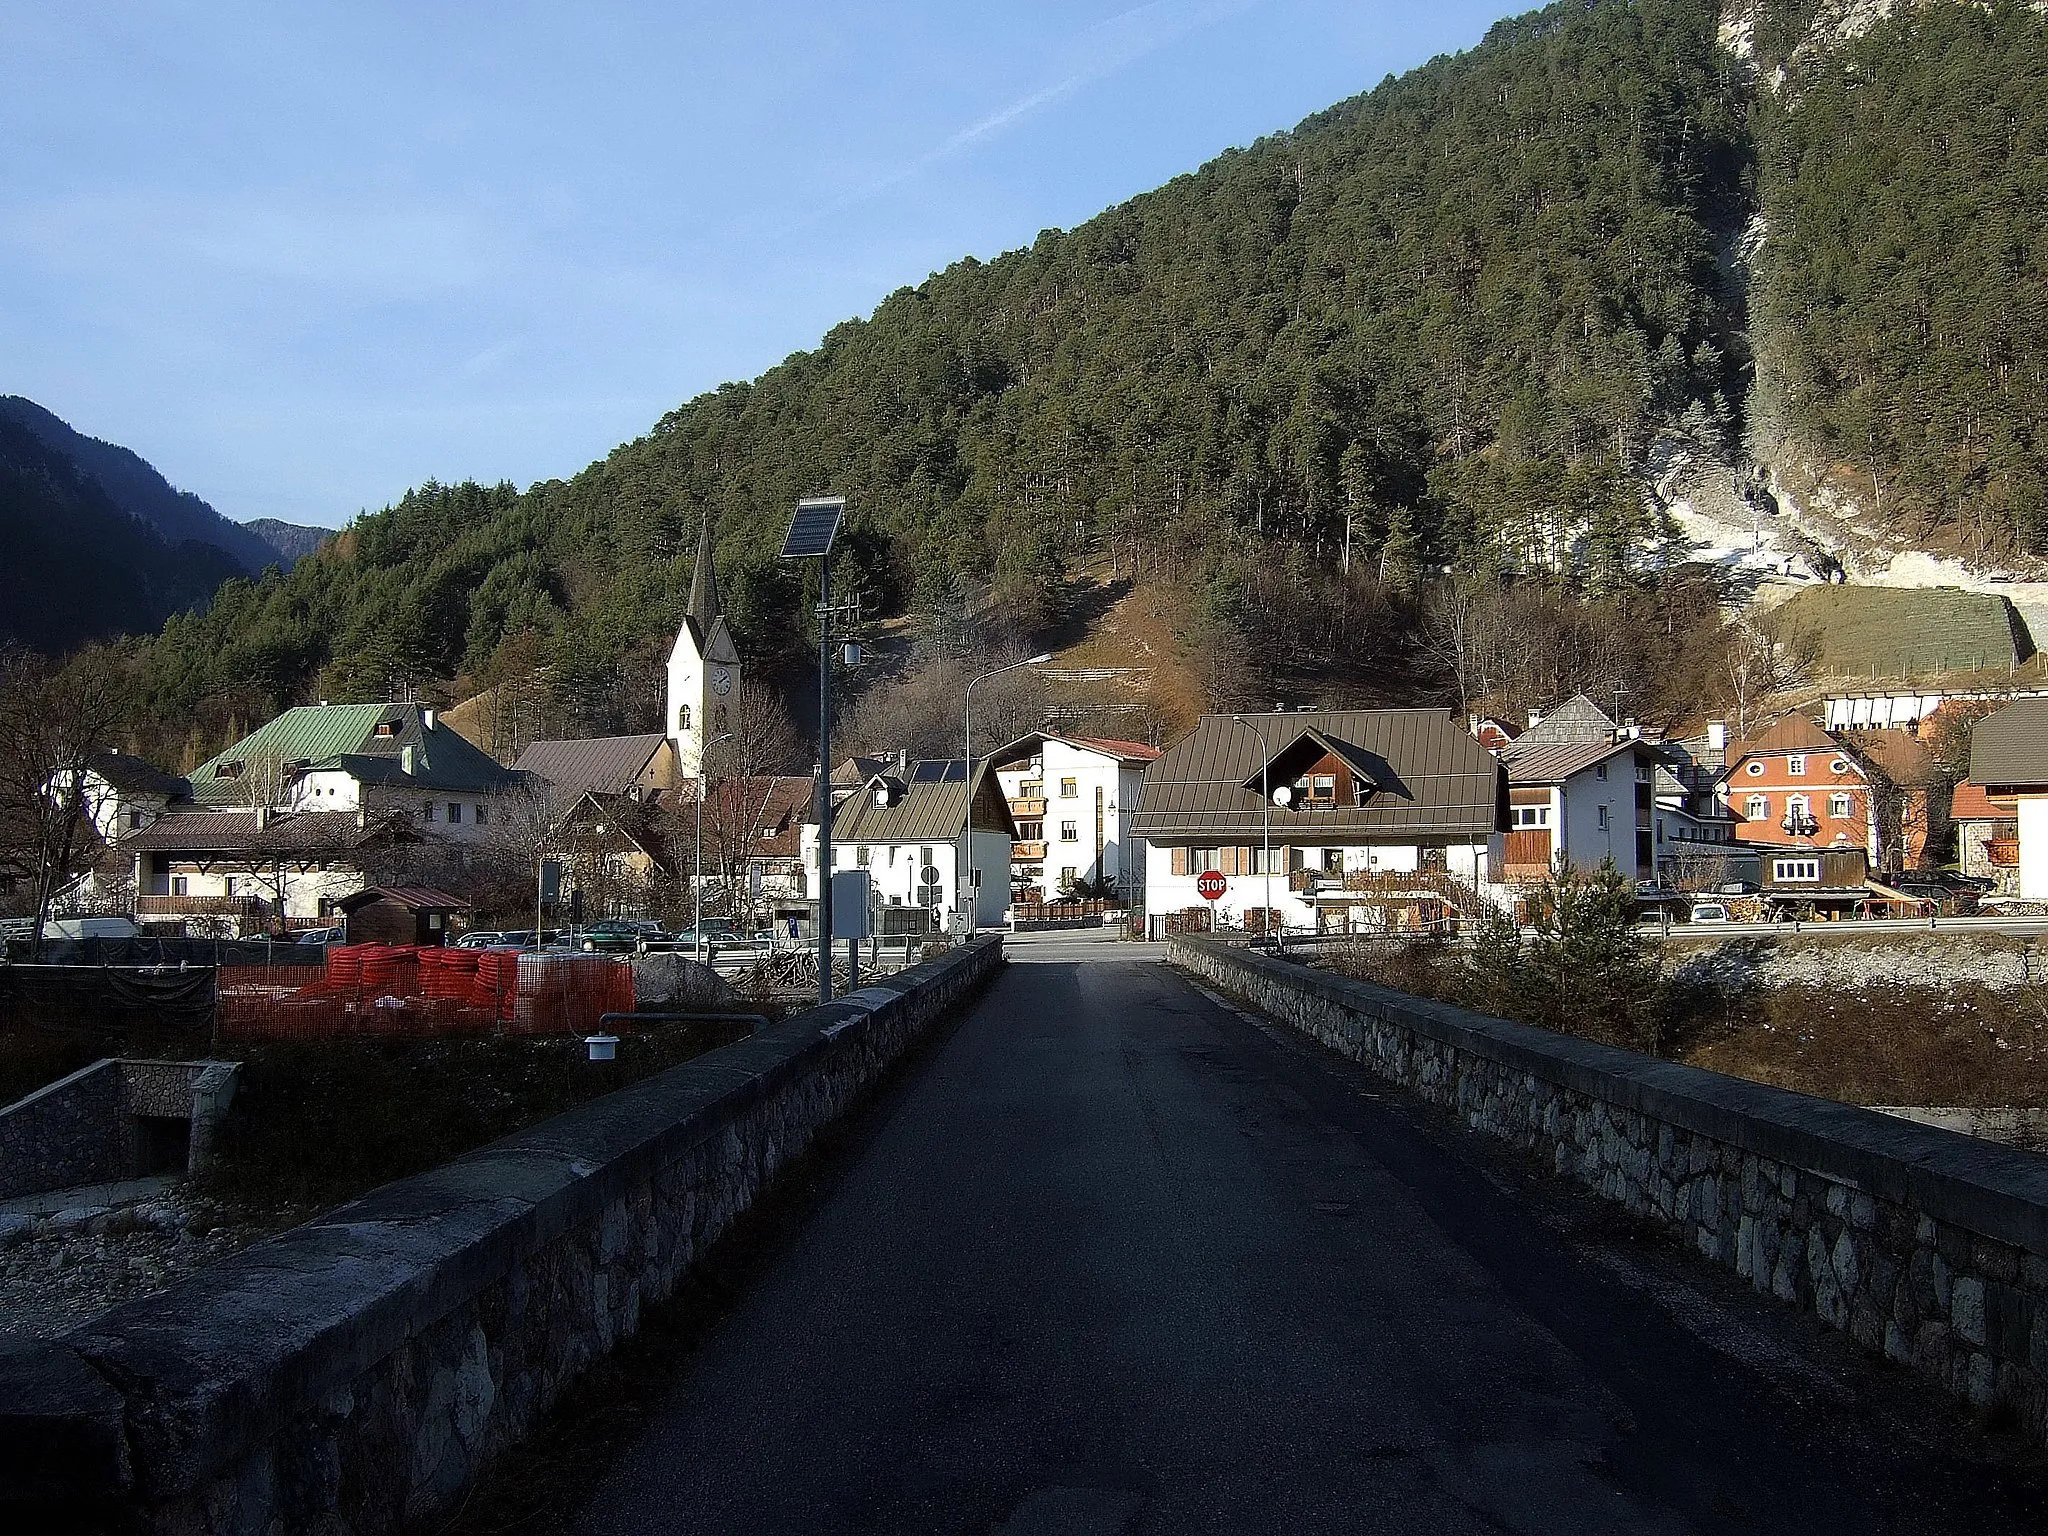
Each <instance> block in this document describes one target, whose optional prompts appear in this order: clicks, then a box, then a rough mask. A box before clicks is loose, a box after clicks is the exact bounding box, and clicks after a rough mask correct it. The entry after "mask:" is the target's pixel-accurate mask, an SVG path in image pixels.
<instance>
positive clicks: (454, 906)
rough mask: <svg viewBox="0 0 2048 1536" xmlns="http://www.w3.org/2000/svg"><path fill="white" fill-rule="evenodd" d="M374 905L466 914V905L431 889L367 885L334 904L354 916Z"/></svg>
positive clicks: (426, 886)
mask: <svg viewBox="0 0 2048 1536" xmlns="http://www.w3.org/2000/svg"><path fill="white" fill-rule="evenodd" d="M376 901H391V902H396V903H397V904H398V905H399V906H401V907H407V908H410V909H411V910H412V911H414V912H467V911H468V910H469V903H468V902H466V901H464V900H463V899H462V898H461V897H460V896H450V895H449V894H448V893H447V892H446V891H437V890H435V889H434V888H433V887H432V886H431V885H368V886H364V887H363V889H361V890H360V891H355V892H352V893H351V894H349V895H347V896H343V897H341V898H340V899H338V900H337V901H336V902H335V903H334V904H335V905H336V906H337V907H339V908H341V910H342V911H344V912H355V911H357V910H358V909H360V908H363V907H367V906H369V905H370V904H371V903H372V902H376Z"/></svg>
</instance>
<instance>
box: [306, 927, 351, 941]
mask: <svg viewBox="0 0 2048 1536" xmlns="http://www.w3.org/2000/svg"><path fill="white" fill-rule="evenodd" d="M347 940H348V934H347V932H346V930H344V929H340V928H308V929H307V930H306V931H305V932H304V933H302V934H300V935H299V942H300V943H301V944H323V945H324V944H343V943H346V942H347Z"/></svg>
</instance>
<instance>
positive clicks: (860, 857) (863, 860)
mask: <svg viewBox="0 0 2048 1536" xmlns="http://www.w3.org/2000/svg"><path fill="white" fill-rule="evenodd" d="M853 862H854V863H856V864H858V865H859V866H860V867H861V868H862V869H866V868H867V867H868V845H867V844H866V843H862V844H861V845H860V846H859V847H858V848H856V849H854V850H853Z"/></svg>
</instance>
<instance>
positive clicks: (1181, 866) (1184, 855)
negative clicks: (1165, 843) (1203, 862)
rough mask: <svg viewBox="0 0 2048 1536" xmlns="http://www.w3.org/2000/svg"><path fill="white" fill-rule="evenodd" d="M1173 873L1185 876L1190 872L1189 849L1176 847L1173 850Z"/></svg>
mask: <svg viewBox="0 0 2048 1536" xmlns="http://www.w3.org/2000/svg"><path fill="white" fill-rule="evenodd" d="M1173 872H1174V873H1175V874H1176V875H1184V874H1186V873H1187V872H1188V851H1187V849H1185V848H1179V847H1176V848H1175V849H1174V850H1173Z"/></svg>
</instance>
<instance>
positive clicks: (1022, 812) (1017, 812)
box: [1010, 795, 1045, 816]
mask: <svg viewBox="0 0 2048 1536" xmlns="http://www.w3.org/2000/svg"><path fill="white" fill-rule="evenodd" d="M1010 814H1011V815H1012V816H1043V815H1044V814H1045V796H1043V795H1036V796H1033V797H1032V798H1031V799H1028V800H1012V801H1011V802H1010Z"/></svg>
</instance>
